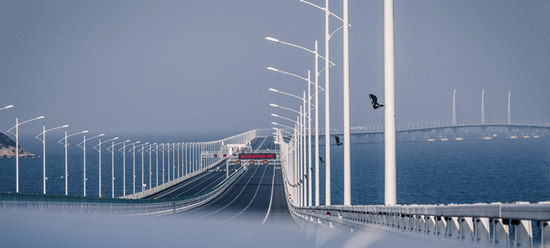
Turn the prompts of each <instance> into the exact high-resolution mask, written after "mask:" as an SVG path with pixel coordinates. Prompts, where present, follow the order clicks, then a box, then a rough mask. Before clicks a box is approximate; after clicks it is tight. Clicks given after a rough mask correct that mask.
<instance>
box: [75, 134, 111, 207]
mask: <svg viewBox="0 0 550 248" xmlns="http://www.w3.org/2000/svg"><path fill="white" fill-rule="evenodd" d="M103 135H105V134H104V133H102V134H99V135H96V136H94V137H91V138H88V139H86V135H84V136H83V138H82V142H80V143H78V144H77V145H76V146H78V147H80V148H82V151H83V154H84V155H83V159H82V160H83V163H82V181H83V183H82V185H83V192H84V193H83V194H84V197H86V181H88V178H87V177H86V141H89V140H92V139H95V138H99V137H102V136H103Z"/></svg>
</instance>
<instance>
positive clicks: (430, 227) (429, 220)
mask: <svg viewBox="0 0 550 248" xmlns="http://www.w3.org/2000/svg"><path fill="white" fill-rule="evenodd" d="M425 219H426V228H424V229H425V233H426V234H431V235H434V233H435V219H434V217H433V216H426V217H425Z"/></svg>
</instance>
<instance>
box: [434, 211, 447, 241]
mask: <svg viewBox="0 0 550 248" xmlns="http://www.w3.org/2000/svg"><path fill="white" fill-rule="evenodd" d="M435 219H436V223H435V236H437V237H438V238H443V237H445V231H446V230H447V222H446V221H445V218H444V217H441V216H437V217H436V218H435Z"/></svg>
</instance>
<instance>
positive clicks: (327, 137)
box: [299, 0, 351, 206]
mask: <svg viewBox="0 0 550 248" xmlns="http://www.w3.org/2000/svg"><path fill="white" fill-rule="evenodd" d="M299 1H300V2H302V3H306V4H309V5H311V6H313V7H315V8H317V9H320V10H322V11H324V12H325V56H326V59H325V90H326V94H325V144H326V145H325V159H326V162H325V205H326V206H330V205H331V187H330V184H331V182H330V160H331V159H330V111H329V109H330V94H329V92H330V68H329V67H330V65H329V60H330V46H329V41H330V39H331V38H332V37H333V36H334V34H335V33H336V32H337V31H338V30H340V29H342V28H344V27H345V28H344V74H345V75H346V74H348V73H349V57H348V56H347V55H348V54H349V50H348V42H349V39H348V30H347V29H348V28H349V27H351V24H349V23H348V18H347V17H348V16H347V14H348V8H347V7H348V4H347V0H345V1H344V18H340V17H339V16H337V15H335V14H333V13H332V12H330V11H329V0H325V7H324V8H323V7H320V6H318V5H315V4H313V3H310V2H308V1H305V0H299ZM330 16H333V17H335V18H337V19H338V20H340V21H342V22H343V25H342V26H341V27H339V28H337V29H335V30H334V31H333V32H332V33H331V32H330V25H329V19H330ZM346 68H347V69H346ZM346 78H348V80H347V83H346ZM344 85H345V86H344V92H345V93H344V95H346V94H347V93H346V91H349V75H347V76H344ZM346 85H347V86H346ZM345 98H346V97H344V105H347V104H349V98H348V99H345ZM346 101H348V103H346ZM344 109H348V108H347V107H344ZM348 114H349V113H348ZM344 115H346V111H345V110H344ZM346 119H347V120H346ZM347 121H349V118H346V117H344V123H346V122H347ZM344 129H346V127H344ZM348 129H349V128H348ZM344 136H347V135H344ZM346 143H347V144H348V145H349V143H350V142H346ZM346 149H348V148H344V150H346ZM344 160H349V159H347V158H344ZM316 161H317V159H316ZM316 166H317V165H316ZM348 171H349V170H348ZM318 174H319V173H317V175H318ZM345 181H346V180H345ZM346 187H347V186H345V188H346ZM317 188H319V187H317ZM316 193H317V192H316ZM344 195H346V193H344ZM316 197H317V195H316ZM315 204H316V205H318V204H319V203H318V201H316V203H315ZM344 204H345V205H346V202H345V203H344Z"/></svg>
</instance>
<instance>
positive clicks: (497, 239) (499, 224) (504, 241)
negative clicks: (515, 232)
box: [492, 218, 510, 247]
mask: <svg viewBox="0 0 550 248" xmlns="http://www.w3.org/2000/svg"><path fill="white" fill-rule="evenodd" d="M508 222H509V221H508V220H502V219H500V218H494V219H493V221H492V224H493V244H494V245H495V247H508V240H509V237H510V230H509V228H508Z"/></svg>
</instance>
